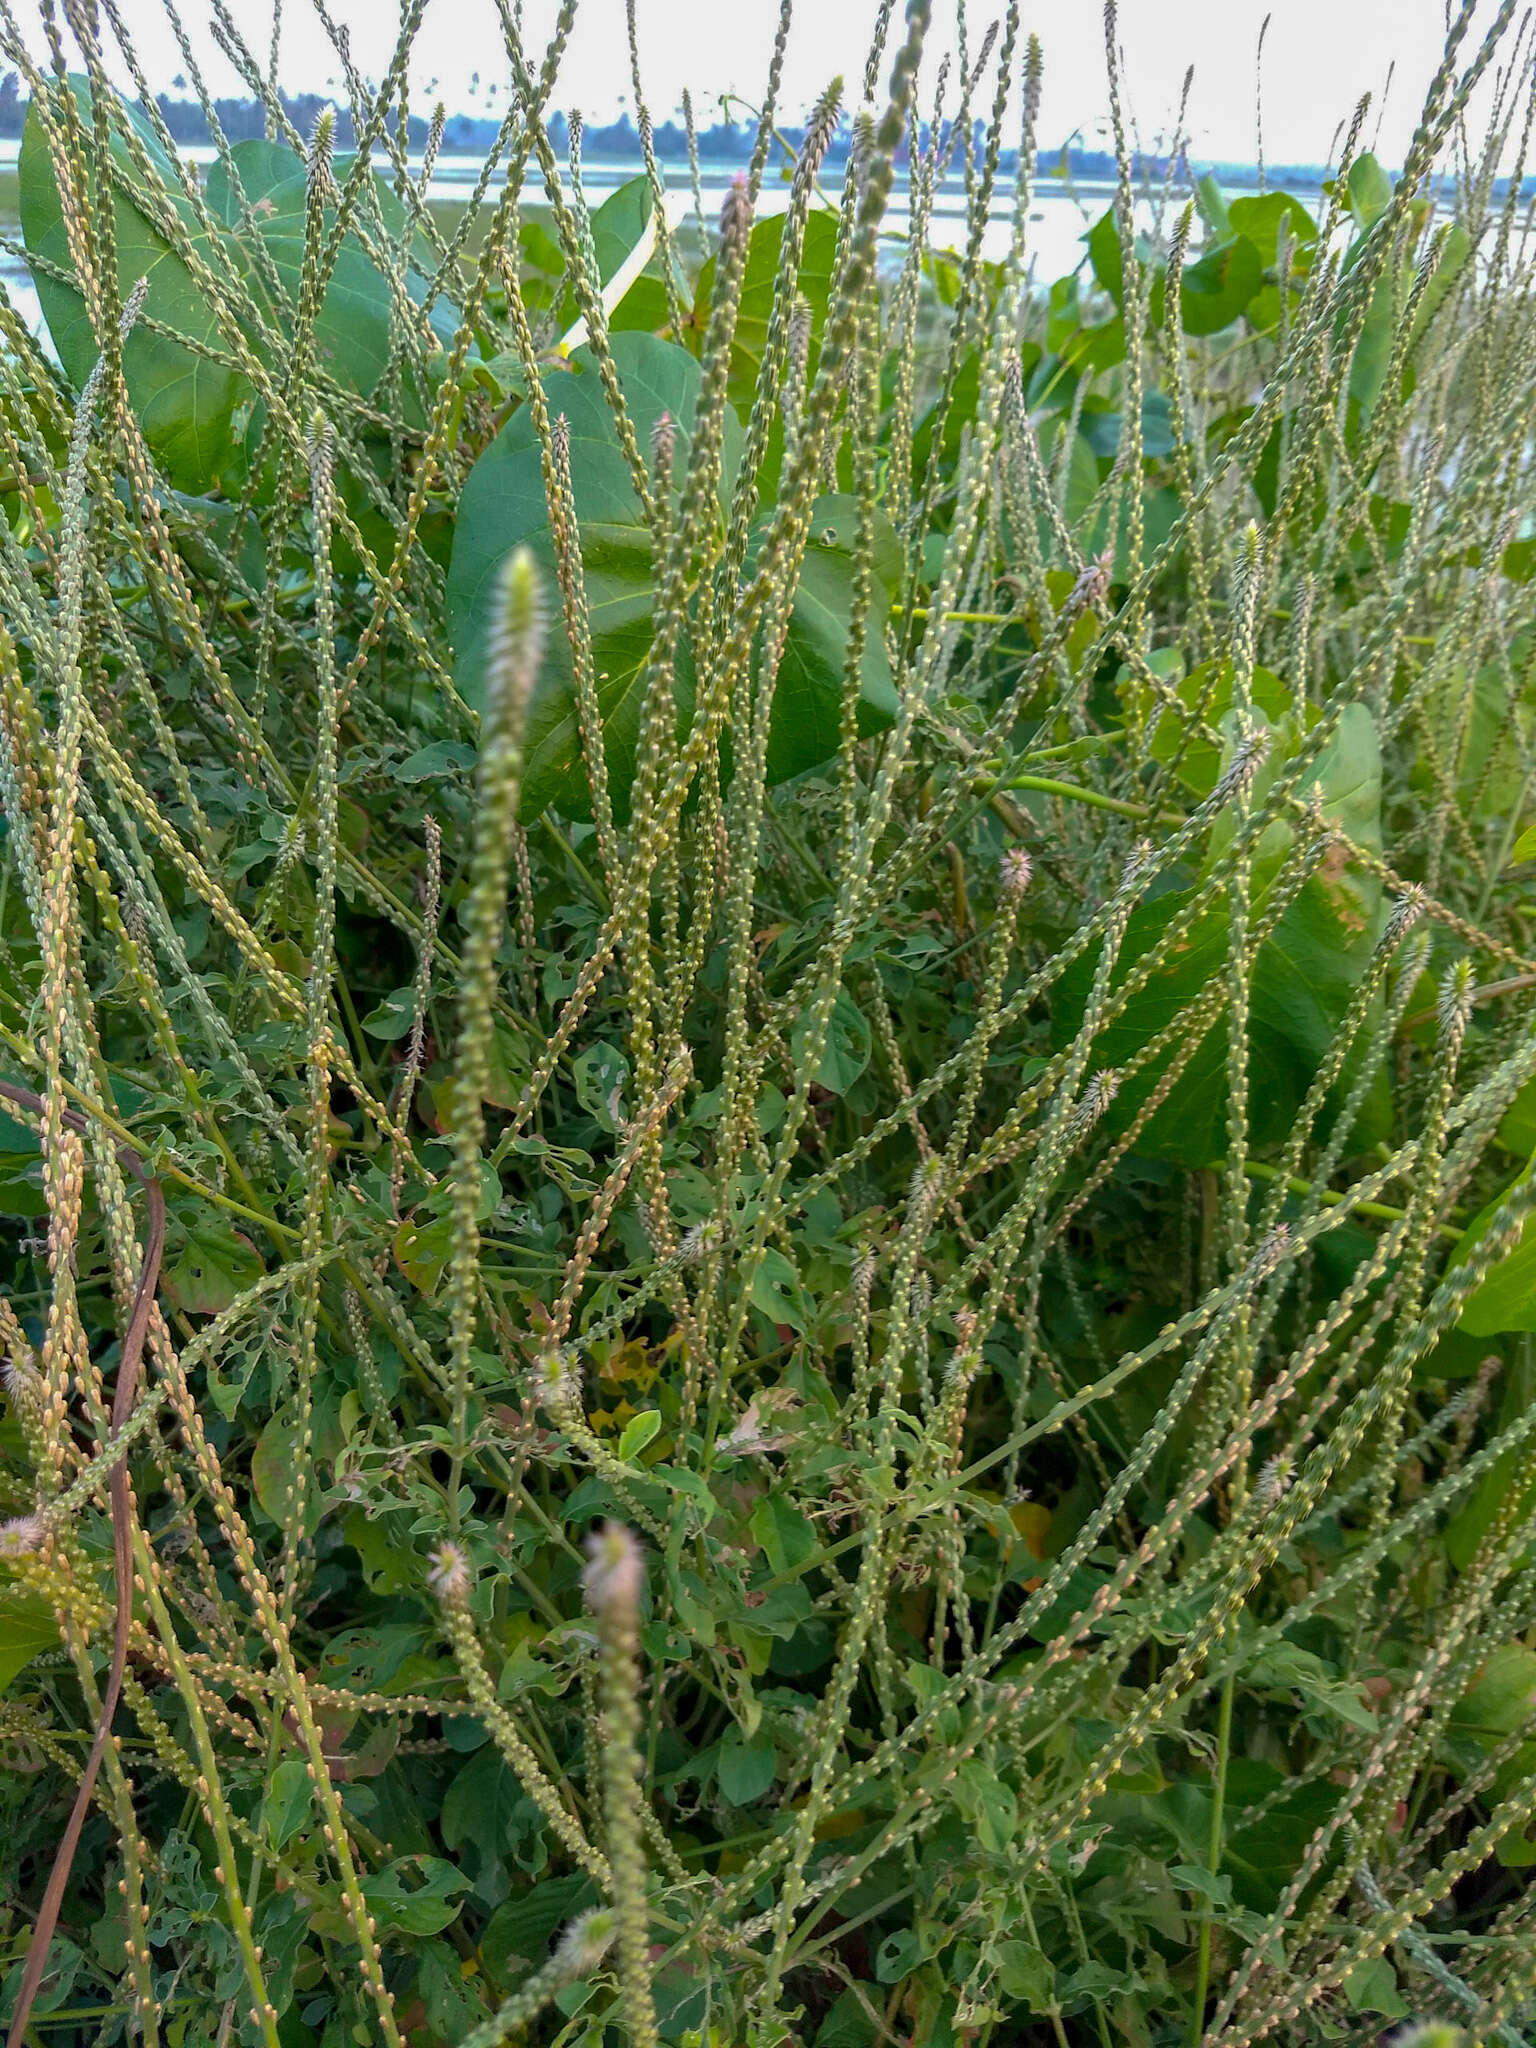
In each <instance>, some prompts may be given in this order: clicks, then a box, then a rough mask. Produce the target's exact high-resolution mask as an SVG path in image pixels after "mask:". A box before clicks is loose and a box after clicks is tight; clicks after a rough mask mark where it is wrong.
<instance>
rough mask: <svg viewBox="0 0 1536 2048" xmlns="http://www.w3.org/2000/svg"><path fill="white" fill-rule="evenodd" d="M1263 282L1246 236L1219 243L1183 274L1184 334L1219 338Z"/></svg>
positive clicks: (1261, 269)
mask: <svg viewBox="0 0 1536 2048" xmlns="http://www.w3.org/2000/svg"><path fill="white" fill-rule="evenodd" d="M1263 282H1264V264H1263V261H1262V260H1261V258H1260V256H1259V252H1258V250H1257V249H1256V248H1255V247H1254V245H1253V244H1252V242H1250V241H1249V239H1248V237H1247V236H1246V235H1234V236H1233V238H1232V239H1231V241H1229V242H1218V243H1217V244H1216V246H1215V248H1214V249H1208V250H1207V251H1206V253H1205V254H1204V255H1203V256H1202V257H1201V258H1200V261H1199V262H1198V263H1192V264H1191V265H1190V266H1189V268H1188V269H1187V270H1186V271H1185V272H1184V276H1183V281H1182V297H1181V299H1180V309H1181V314H1182V318H1183V323H1184V332H1185V333H1186V334H1218V333H1220V331H1221V329H1222V328H1223V327H1230V326H1231V325H1232V322H1233V321H1234V320H1236V319H1238V318H1239V317H1240V316H1241V314H1242V313H1243V310H1244V309H1245V307H1246V306H1247V304H1248V301H1249V300H1250V299H1251V298H1252V297H1253V295H1254V293H1255V292H1257V291H1258V289H1259V287H1260V285H1262V284H1263ZM1156 316H1157V308H1156V306H1154V309H1153V317H1154V318H1156Z"/></svg>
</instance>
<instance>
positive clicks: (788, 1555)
mask: <svg viewBox="0 0 1536 2048" xmlns="http://www.w3.org/2000/svg"><path fill="white" fill-rule="evenodd" d="M751 1528H752V1534H753V1535H754V1536H755V1537H756V1538H757V1541H758V1542H759V1543H760V1544H761V1545H762V1547H763V1554H764V1555H765V1556H766V1558H767V1559H768V1563H769V1565H770V1566H771V1567H772V1570H773V1573H774V1576H775V1577H776V1578H777V1577H779V1576H781V1575H782V1574H783V1573H785V1572H792V1571H794V1570H795V1569H796V1567H797V1566H799V1565H801V1564H803V1563H804V1562H805V1560H806V1559H807V1558H808V1557H809V1556H811V1554H812V1553H813V1552H814V1551H815V1549H816V1547H817V1544H818V1542H819V1540H820V1539H819V1538H818V1537H817V1534H816V1528H815V1524H814V1523H813V1522H812V1521H811V1519H810V1517H809V1516H808V1515H806V1514H804V1513H803V1512H802V1511H801V1509H799V1508H797V1507H796V1506H795V1504H794V1502H793V1501H792V1500H791V1499H790V1497H789V1496H788V1494H785V1493H765V1494H764V1495H763V1497H762V1499H761V1500H760V1501H759V1502H758V1504H757V1506H756V1507H755V1508H754V1509H753V1510H752V1522H751Z"/></svg>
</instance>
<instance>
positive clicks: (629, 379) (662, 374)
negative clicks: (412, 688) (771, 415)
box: [447, 333, 898, 819]
mask: <svg viewBox="0 0 1536 2048" xmlns="http://www.w3.org/2000/svg"><path fill="white" fill-rule="evenodd" d="M612 347H613V355H614V360H615V362H616V364H617V366H618V370H619V377H620V381H621V383H622V385H623V387H624V394H625V400H626V403H627V405H628V407H629V411H630V415H631V418H632V419H633V421H634V425H635V431H636V433H637V434H638V436H639V437H640V440H641V443H642V445H644V443H645V442H646V440H647V439H648V437H649V434H650V430H651V428H652V426H653V425H654V423H655V421H656V419H657V418H658V416H659V415H660V414H661V413H662V412H663V411H666V412H669V413H670V414H671V415H672V418H673V419H674V420H675V421H676V423H677V426H678V446H677V454H676V457H675V467H674V476H675V477H680V476H681V475H682V472H683V470H684V467H685V466H686V462H687V449H688V439H689V434H690V430H691V426H692V422H693V416H694V409H695V406H696V404H697V401H698V393H699V383H700V372H699V367H698V364H697V363H696V362H695V361H694V359H693V357H692V356H691V355H690V354H689V353H688V351H687V350H686V349H683V348H680V347H678V346H676V345H675V344H674V343H671V342H667V341H662V340H660V339H659V338H657V337H656V336H655V335H651V334H644V333H628V334H618V335H615V336H614V337H613V342H612ZM572 363H573V371H572V374H570V375H569V376H565V375H562V374H558V373H557V374H556V375H555V376H554V377H552V378H551V381H550V388H549V403H550V408H551V410H552V411H554V412H557V413H564V414H565V416H566V420H567V422H568V424H569V427H570V434H571V475H572V486H573V489H574V493H575V499H576V510H577V516H578V519H579V521H580V525H581V538H582V563H583V568H584V572H585V578H586V589H587V601H588V608H589V611H590V614H591V621H592V636H593V655H594V661H595V666H596V669H597V675H598V686H597V687H598V703H599V707H600V709H601V713H602V720H603V734H604V752H605V756H606V760H607V765H608V779H609V788H610V790H611V793H612V797H613V804H614V810H615V813H616V814H617V815H618V816H619V817H620V818H621V819H622V818H624V817H625V816H626V815H627V809H628V800H629V791H630V787H631V785H632V783H633V781H634V776H635V755H636V749H637V746H638V741H639V731H640V714H641V708H642V707H641V690H640V687H639V683H640V678H641V675H642V672H643V670H644V665H645V661H646V658H647V656H648V654H649V652H650V648H651V643H652V639H653V636H654V612H655V602H656V574H657V570H656V563H655V559H654V556H653V552H652V547H651V535H650V531H649V529H648V527H647V526H646V524H645V520H644V515H643V513H642V511H641V507H640V503H639V500H638V499H637V498H636V496H635V493H634V489H633V484H632V480H631V477H630V472H629V467H628V465H627V463H626V462H625V460H624V456H623V454H622V451H621V450H620V447H619V443H618V437H617V434H616V433H615V431H614V427H613V422H612V416H611V414H610V412H609V410H608V407H607V404H606V402H605V400H604V398H603V395H602V390H601V387H600V386H599V384H598V381H597V378H596V377H595V376H594V375H592V374H591V373H590V372H591V357H590V354H589V353H588V351H586V350H585V349H581V350H578V351H577V352H576V354H575V356H574V357H573V358H572ZM740 445H741V429H740V427H739V425H738V424H737V423H736V421H735V419H734V417H733V416H731V415H727V420H726V453H725V463H724V476H723V480H722V493H723V492H724V490H725V489H727V488H728V486H729V483H730V481H731V479H732V477H733V475H734V472H735V469H736V465H737V463H738V461H739V459H740ZM853 538H854V518H853V508H852V506H851V505H850V504H849V503H848V502H847V501H846V500H843V499H838V498H830V499H825V500H822V501H821V503H820V504H819V505H818V506H817V508H816V518H815V523H814V525H813V528H812V538H811V543H810V546H809V547H808V549H807V556H806V565H805V571H804V575H803V578H802V582H801V586H800V589H799V591H798V593H797V596H796V600H795V605H794V611H793V615H792V618H791V622H790V628H789V632H788V634H787V636H786V644H785V650H784V656H783V660H782V663H781V666H780V672H779V679H778V688H777V694H776V698H775V705H774V716H773V723H772V726H771V728H770V742H769V775H770V779H771V780H773V781H782V780H784V779H785V778H786V777H788V776H791V775H796V774H801V773H803V772H804V771H805V770H806V769H808V768H812V767H815V766H816V765H817V764H818V763H819V762H821V761H825V760H827V759H829V758H830V757H831V756H832V755H833V754H834V753H835V752H836V751H837V738H838V726H839V719H840V716H841V692H842V668H843V659H844V654H845V650H846V645H847V590H848V583H849V572H850V569H851V562H852V554H851V550H852V544H853ZM519 545H526V546H528V547H529V548H531V549H532V550H533V552H534V554H535V556H536V557H537V558H538V560H539V561H540V563H541V565H542V566H543V568H544V571H545V575H546V577H547V579H548V585H549V588H550V591H551V593H553V590H554V588H555V568H554V557H553V550H552V547H551V544H550V540H549V516H548V508H547V506H546V504H545V499H544V485H543V474H542V469H541V465H540V459H539V449H538V443H537V440H536V437H535V435H534V430H533V424H532V420H531V419H530V418H529V416H528V414H527V412H526V410H520V411H519V412H518V413H517V414H516V415H515V416H514V418H513V419H512V420H511V421H510V422H509V424H508V425H507V426H506V427H505V428H504V429H503V430H502V432H501V433H500V434H499V435H498V436H497V438H496V440H495V441H494V442H493V443H492V444H491V446H490V448H488V449H487V450H486V452H485V454H484V455H482V456H481V458H480V460H479V461H478V462H477V463H476V465H475V467H474V470H473V472H472V473H471V475H470V478H469V481H468V483H467V484H466V486H465V489H464V494H463V497H462V499H461V501H460V506H459V517H458V525H457V530H456V533H455V537H454V549H453V560H452V563H451V564H450V567H449V573H448V586H447V615H448V625H449V631H450V633H451V635H452V637H453V643H454V646H455V648H456V649H457V651H458V658H457V664H456V670H455V678H456V681H457V683H458V687H459V688H460V690H461V691H462V692H463V693H464V695H465V697H466V698H467V699H468V700H469V702H470V703H472V704H474V703H478V701H479V698H480V691H481V681H482V677H481V668H482V649H483V645H484V636H485V628H486V618H487V607H488V605H489V603H490V601H491V594H492V592H493V590H494V587H495V576H496V571H497V569H498V567H499V565H500V564H501V562H502V561H503V560H504V559H505V557H506V555H507V553H508V551H509V550H510V549H512V548H514V547H517V546H519ZM897 573H898V558H897V556H896V554H895V541H894V537H892V536H891V535H890V534H889V533H888V531H887V530H886V529H884V528H883V527H882V528H881V530H880V532H879V535H878V537H877V548H876V561H875V584H876V603H875V607H874V613H873V616H872V619H871V623H870V631H869V635H868V641H867V645H866V650H865V658H864V670H863V676H864V690H863V701H862V712H861V725H862V727H863V729H864V730H866V731H871V732H872V731H878V730H880V729H881V728H882V727H883V726H884V725H886V724H888V723H889V721H890V719H891V717H892V716H893V715H894V711H895V697H894V691H893V687H892V684H891V680H890V670H889V667H888V665H887V663H886V658H885V652H884V646H883V635H882V631H881V628H882V626H883V624H884V620H885V616H886V614H887V612H888V609H889V602H890V593H891V590H892V588H893V587H894V583H895V580H896V576H897ZM692 694H693V667H692V658H691V654H690V652H689V650H688V648H687V645H686V642H685V644H684V646H683V647H682V648H681V650H680V653H679V659H678V663H677V679H676V699H677V711H678V719H679V723H680V725H686V722H687V720H688V718H689V717H690V715H691V712H692ZM525 752H526V765H525V770H524V778H523V806H522V807H523V815H524V817H525V818H530V817H536V816H537V815H538V814H539V812H541V811H542V810H544V809H545V808H546V807H547V806H548V805H550V804H554V805H556V806H557V807H558V808H559V809H560V810H562V811H564V812H566V813H567V814H568V815H572V816H577V817H584V816H587V815H589V814H590V809H591V793H590V790H589V789H588V786H587V778H586V769H585V765H584V763H583V761H582V757H581V745H580V735H579V731H578V727H577V719H576V702H575V691H574V685H573V682H572V675H571V658H570V649H569V647H568V645H567V643H566V640H565V636H564V634H563V633H562V632H560V631H558V630H557V631H555V632H553V633H552V634H551V636H550V640H549V645H548V648H547V651H546V655H545V661H544V667H543V672H542V674H541V676H540V679H539V682H538V685H537V688H536V690H535V693H534V699H533V704H532V707H531V709H530V713H529V723H528V734H527V741H526V750H525Z"/></svg>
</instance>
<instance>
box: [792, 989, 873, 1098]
mask: <svg viewBox="0 0 1536 2048" xmlns="http://www.w3.org/2000/svg"><path fill="white" fill-rule="evenodd" d="M809 1029H810V1020H809V1018H808V1017H807V1016H802V1017H801V1018H800V1020H799V1022H798V1023H797V1024H796V1025H795V1028H794V1030H793V1031H792V1032H791V1034H790V1045H791V1047H792V1049H793V1051H794V1055H795V1059H796V1061H797V1062H800V1061H801V1060H802V1059H803V1057H804V1051H805V1043H806V1035H807V1033H808V1031H809ZM871 1044H872V1038H871V1034H870V1028H869V1023H868V1020H867V1019H866V1017H865V1015H864V1012H863V1011H862V1010H861V1009H860V1008H859V1006H858V1004H857V1003H856V1002H855V1001H854V1000H853V997H852V996H851V995H849V993H848V991H847V989H845V988H840V989H839V990H838V992H837V1001H836V1002H835V1003H834V1004H833V1006H832V1015H831V1018H830V1020H829V1021H828V1025H827V1037H826V1043H825V1045H824V1046H823V1048H822V1054H821V1062H820V1065H819V1066H818V1067H817V1069H816V1085H817V1086H818V1087H819V1088H825V1089H826V1090H827V1092H828V1093H829V1094H831V1095H846V1094H847V1093H848V1090H849V1089H850V1088H851V1087H852V1086H853V1084H854V1082H855V1081H857V1080H858V1078H859V1076H860V1074H862V1073H863V1071H864V1069H865V1068H866V1067H867V1066H868V1065H869V1054H870V1046H871Z"/></svg>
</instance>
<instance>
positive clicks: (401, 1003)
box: [362, 988, 416, 1039]
mask: <svg viewBox="0 0 1536 2048" xmlns="http://www.w3.org/2000/svg"><path fill="white" fill-rule="evenodd" d="M415 1016H416V991H415V989H413V988H397V989H392V990H391V991H390V993H389V994H388V995H387V996H385V997H384V999H383V1001H382V1002H379V1003H375V1005H374V1006H373V1008H372V1009H371V1010H370V1011H369V1012H368V1014H367V1016H366V1017H364V1018H363V1020H362V1024H363V1029H364V1030H365V1031H366V1032H367V1034H368V1036H369V1037H370V1038H383V1039H397V1038H404V1037H405V1035H406V1033H407V1032H408V1031H409V1030H410V1028H411V1025H412V1023H413V1022H414V1020H415Z"/></svg>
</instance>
